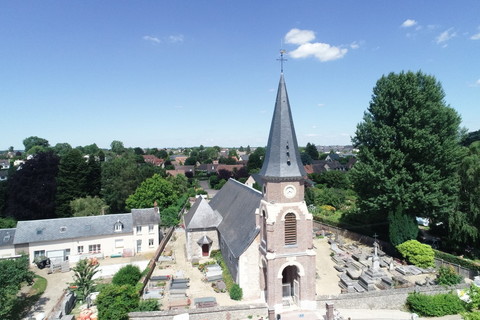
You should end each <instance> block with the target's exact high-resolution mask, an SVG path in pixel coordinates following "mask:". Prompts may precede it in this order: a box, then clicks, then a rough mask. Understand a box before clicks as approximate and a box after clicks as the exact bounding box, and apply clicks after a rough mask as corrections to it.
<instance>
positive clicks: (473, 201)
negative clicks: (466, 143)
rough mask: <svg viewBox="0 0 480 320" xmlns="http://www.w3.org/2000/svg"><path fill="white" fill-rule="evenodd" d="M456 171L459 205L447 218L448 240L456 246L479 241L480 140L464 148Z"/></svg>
mask: <svg viewBox="0 0 480 320" xmlns="http://www.w3.org/2000/svg"><path fill="white" fill-rule="evenodd" d="M458 172H459V176H460V190H459V191H460V192H459V207H458V210H457V211H456V212H455V214H451V215H450V216H449V219H448V229H449V240H450V242H453V243H454V244H455V246H456V247H457V248H459V247H465V245H468V244H472V243H477V244H478V243H480V241H479V238H480V197H479V195H480V141H476V142H473V143H472V144H471V145H470V147H469V148H468V149H466V150H465V154H464V156H463V157H462V160H461V164H460V168H459V171H458ZM457 248H455V249H457Z"/></svg>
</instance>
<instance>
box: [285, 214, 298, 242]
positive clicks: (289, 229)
mask: <svg viewBox="0 0 480 320" xmlns="http://www.w3.org/2000/svg"><path fill="white" fill-rule="evenodd" d="M295 244H297V217H296V216H295V214H294V213H292V212H289V213H287V214H286V215H285V245H295Z"/></svg>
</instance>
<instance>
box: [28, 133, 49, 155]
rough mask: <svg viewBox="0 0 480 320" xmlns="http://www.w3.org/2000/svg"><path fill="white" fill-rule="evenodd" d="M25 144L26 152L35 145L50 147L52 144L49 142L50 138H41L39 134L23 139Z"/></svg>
mask: <svg viewBox="0 0 480 320" xmlns="http://www.w3.org/2000/svg"><path fill="white" fill-rule="evenodd" d="M23 145H24V146H25V152H27V153H28V151H29V150H30V149H32V148H33V147H34V146H39V147H43V148H48V147H50V144H49V143H48V140H46V139H43V138H39V137H37V136H31V137H28V138H25V139H24V140H23Z"/></svg>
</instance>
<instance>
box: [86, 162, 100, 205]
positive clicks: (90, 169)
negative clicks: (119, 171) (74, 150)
mask: <svg viewBox="0 0 480 320" xmlns="http://www.w3.org/2000/svg"><path fill="white" fill-rule="evenodd" d="M85 179H86V184H87V185H86V191H87V194H88V195H90V196H92V197H96V196H99V195H100V191H101V189H102V165H101V164H100V161H97V160H96V159H95V156H94V155H93V154H90V156H89V157H88V162H87V168H86V177H85Z"/></svg>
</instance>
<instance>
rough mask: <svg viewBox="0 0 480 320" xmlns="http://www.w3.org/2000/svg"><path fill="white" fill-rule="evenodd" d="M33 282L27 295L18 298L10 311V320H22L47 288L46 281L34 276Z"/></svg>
mask: <svg viewBox="0 0 480 320" xmlns="http://www.w3.org/2000/svg"><path fill="white" fill-rule="evenodd" d="M34 281H35V282H34V284H33V285H32V286H31V288H30V290H29V292H28V293H26V294H21V295H20V296H18V298H17V301H16V302H15V305H14V306H13V309H12V315H11V318H10V319H11V320H21V319H23V318H24V317H25V316H26V314H27V313H28V311H30V309H31V308H32V307H33V305H35V303H36V302H37V301H38V299H40V297H41V296H42V294H43V293H44V292H45V289H46V288H47V279H45V278H44V277H41V276H38V275H36V276H35V280H34Z"/></svg>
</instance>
